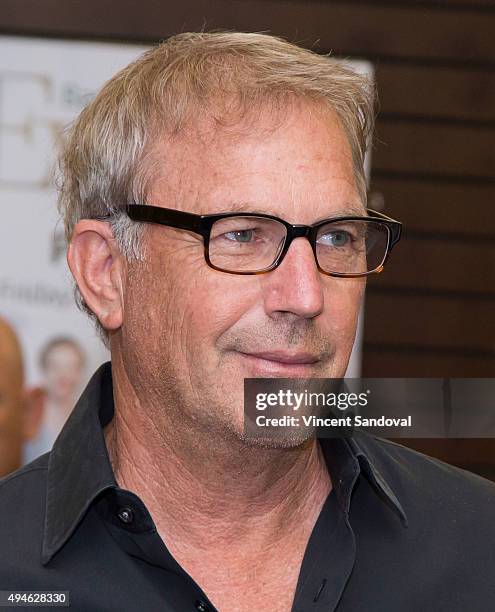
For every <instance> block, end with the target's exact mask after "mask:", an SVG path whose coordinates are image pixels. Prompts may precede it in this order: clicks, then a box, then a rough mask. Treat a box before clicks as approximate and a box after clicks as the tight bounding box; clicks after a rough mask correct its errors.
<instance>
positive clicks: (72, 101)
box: [0, 36, 372, 385]
mask: <svg viewBox="0 0 495 612" xmlns="http://www.w3.org/2000/svg"><path fill="white" fill-rule="evenodd" d="M144 50H145V48H144V47H138V46H133V45H128V46H124V45H119V44H113V43H108V44H107V43H93V42H91V43H90V42H75V41H60V40H41V39H34V38H33V39H30V38H20V37H10V36H1V37H0V213H1V217H0V315H2V316H4V317H6V318H7V319H8V320H9V321H10V322H11V323H12V324H13V325H14V327H15V328H16V330H17V333H18V335H19V337H20V340H21V343H22V345H23V349H24V357H25V363H26V372H27V382H28V384H30V385H32V384H37V383H38V381H39V377H40V373H39V370H38V367H37V362H38V355H39V351H40V349H41V348H42V347H43V346H44V345H45V343H46V342H47V341H48V340H50V339H51V338H53V337H57V336H61V335H63V336H69V337H71V338H74V339H75V340H77V341H78V342H79V344H80V345H81V346H82V347H83V349H84V350H85V352H86V355H87V372H86V378H87V377H88V376H89V375H90V374H91V373H92V372H93V371H94V370H95V369H96V367H97V366H98V365H99V364H100V363H101V362H102V361H104V360H106V359H108V354H107V351H106V349H105V348H104V347H103V345H102V344H101V342H100V341H99V340H98V338H97V337H96V334H95V332H94V331H93V328H92V325H91V324H90V323H89V321H88V320H87V318H86V317H85V316H84V315H83V314H82V313H80V312H79V311H78V310H77V309H76V307H75V305H74V301H73V294H72V285H71V281H70V273H69V271H68V267H67V264H66V261H65V248H64V241H63V229H62V225H61V223H60V222H57V212H56V206H55V192H54V189H53V186H52V181H51V172H52V168H53V161H54V144H55V142H56V139H57V138H58V137H59V134H60V132H61V129H62V127H63V126H64V125H65V124H67V123H68V122H70V121H71V120H72V119H73V118H74V117H75V116H76V115H77V114H78V113H79V111H80V110H81V109H82V108H83V106H84V105H85V104H86V103H87V102H88V100H90V99H91V97H92V96H93V95H94V93H95V92H96V91H97V90H98V89H99V88H100V87H101V85H102V84H103V83H104V82H105V81H106V80H107V79H108V78H110V76H111V75H112V74H114V73H115V72H116V71H117V70H118V69H119V68H121V67H123V66H124V65H126V64H127V63H129V62H130V61H131V60H133V59H134V58H135V57H136V56H137V55H139V54H140V53H141V52H142V51H144ZM353 65H354V66H355V67H357V68H358V69H359V70H363V71H365V72H367V73H371V71H372V66H371V65H370V64H368V63H366V62H356V63H353ZM360 329H361V327H360ZM360 336H361V333H360V334H359V337H358V340H357V342H356V346H355V350H354V352H353V357H352V359H351V364H350V366H349V370H348V374H349V375H350V376H359V373H360V362H361V357H360V346H361V340H360Z"/></svg>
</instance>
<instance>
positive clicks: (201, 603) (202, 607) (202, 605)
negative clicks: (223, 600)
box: [195, 599, 211, 612]
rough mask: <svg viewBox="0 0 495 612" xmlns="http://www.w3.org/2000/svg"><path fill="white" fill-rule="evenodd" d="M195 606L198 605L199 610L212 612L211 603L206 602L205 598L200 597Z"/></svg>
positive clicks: (199, 611)
mask: <svg viewBox="0 0 495 612" xmlns="http://www.w3.org/2000/svg"><path fill="white" fill-rule="evenodd" d="M195 606H196V610H198V612H210V611H211V608H210V606H209V605H208V604H207V603H206V601H203V600H201V599H200V600H198V601H197V602H196V603H195Z"/></svg>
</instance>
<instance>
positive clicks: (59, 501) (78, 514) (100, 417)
mask: <svg viewBox="0 0 495 612" xmlns="http://www.w3.org/2000/svg"><path fill="white" fill-rule="evenodd" d="M113 414H114V400H113V386H112V370H111V363H110V362H107V363H105V364H103V365H102V366H100V368H99V369H98V370H97V371H96V372H95V374H94V375H93V377H92V378H91V380H90V381H89V383H88V385H87V387H86V389H85V390H84V392H83V394H82V395H81V397H80V399H79V401H78V402H77V404H76V406H75V408H74V410H73V411H72V413H71V415H70V417H69V419H68V420H67V423H66V424H65V426H64V427H63V429H62V431H61V433H60V435H59V436H58V438H57V440H56V441H55V444H54V445H53V449H52V451H51V453H50V457H49V461H48V476H47V494H46V513H45V524H44V533H43V543H42V551H41V562H42V563H43V565H46V564H47V563H48V562H49V561H50V560H51V559H52V558H53V556H54V555H55V554H56V553H57V552H58V551H59V550H60V549H61V548H62V546H64V544H65V543H66V542H67V540H68V539H69V538H70V537H71V535H72V533H73V532H74V530H75V529H76V527H77V525H78V524H79V522H80V521H81V519H82V518H83V516H84V515H85V514H86V512H87V511H88V509H89V507H90V506H91V504H92V503H93V501H94V500H95V498H96V497H98V496H99V495H100V494H101V493H102V492H103V491H106V490H108V489H112V488H117V487H118V485H117V482H116V480H115V476H114V473H113V470H112V466H111V463H110V458H109V456H108V452H107V447H106V444H105V438H104V435H103V428H104V427H105V425H107V424H108V423H109V422H110V421H111V420H112V418H113ZM360 435H361V434H360ZM357 437H358V436H357V434H354V435H353V436H352V437H350V438H328V439H320V444H321V447H322V450H323V453H324V455H325V459H326V461H327V465H328V468H329V472H330V476H331V479H332V484H333V487H334V489H335V493H336V497H337V501H338V502H339V506H340V507H341V509H342V511H343V512H344V513H346V514H348V512H349V506H350V499H351V493H352V489H353V486H354V483H355V481H356V479H357V478H358V476H359V474H360V473H363V474H364V476H365V477H366V478H367V479H368V480H369V481H370V483H371V484H372V485H373V487H374V489H375V490H376V491H377V493H378V496H379V497H380V498H382V499H384V500H385V502H387V504H388V505H389V506H390V507H391V508H392V509H393V510H395V511H396V512H397V513H398V515H399V517H400V518H401V521H402V524H403V525H404V526H407V517H406V515H405V512H404V510H403V508H402V506H401V504H400V502H399V501H398V499H397V497H396V496H395V494H394V493H393V491H392V489H391V488H390V486H389V485H388V484H387V482H386V481H385V479H384V477H383V475H382V473H381V472H380V471H379V470H378V467H377V466H376V465H375V464H374V461H373V443H370V439H369V438H371V436H369V437H368V438H367V435H364V436H363V437H362V439H359V440H358V439H357Z"/></svg>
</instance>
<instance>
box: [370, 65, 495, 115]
mask: <svg viewBox="0 0 495 612" xmlns="http://www.w3.org/2000/svg"><path fill="white" fill-rule="evenodd" d="M375 75H376V79H377V81H378V84H379V94H380V111H381V112H382V113H394V114H400V115H406V114H408V115H414V116H421V115H422V116H425V117H429V118H431V117H436V118H438V119H442V120H443V119H454V120H463V121H493V122H495V78H494V75H493V71H490V70H476V71H473V70H466V69H464V70H461V69H459V68H449V67H445V66H442V67H427V66H404V65H402V64H395V63H387V62H378V64H377V66H376V71H375Z"/></svg>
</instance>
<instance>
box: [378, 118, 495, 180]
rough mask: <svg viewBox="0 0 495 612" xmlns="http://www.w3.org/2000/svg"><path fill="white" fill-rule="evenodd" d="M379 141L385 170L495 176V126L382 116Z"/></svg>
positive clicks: (380, 154)
mask: <svg viewBox="0 0 495 612" xmlns="http://www.w3.org/2000/svg"><path fill="white" fill-rule="evenodd" d="M375 141H376V144H375V148H374V151H373V167H374V168H376V169H377V170H379V171H381V172H399V173H400V172H406V173H419V174H425V175H447V176H466V175H467V176H470V177H474V178H486V179H489V180H493V179H494V178H495V146H494V143H495V128H493V129H487V128H478V127H471V126H459V125H438V124H430V123H422V122H420V121H417V122H402V121H381V120H380V119H379V120H378V124H377V133H376V138H375Z"/></svg>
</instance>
